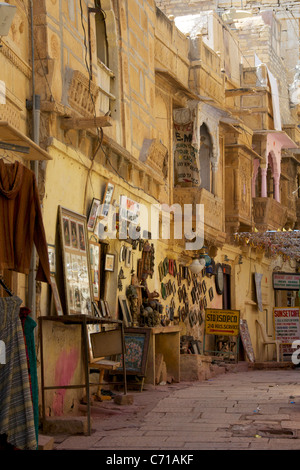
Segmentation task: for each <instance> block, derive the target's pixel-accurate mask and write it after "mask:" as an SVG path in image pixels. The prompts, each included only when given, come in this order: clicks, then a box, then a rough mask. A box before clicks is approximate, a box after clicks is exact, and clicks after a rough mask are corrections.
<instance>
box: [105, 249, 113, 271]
mask: <svg viewBox="0 0 300 470" xmlns="http://www.w3.org/2000/svg"><path fill="white" fill-rule="evenodd" d="M104 270H105V271H110V272H114V270H115V255H113V254H111V253H107V254H106V255H105V263H104Z"/></svg>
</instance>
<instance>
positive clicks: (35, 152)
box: [0, 121, 52, 160]
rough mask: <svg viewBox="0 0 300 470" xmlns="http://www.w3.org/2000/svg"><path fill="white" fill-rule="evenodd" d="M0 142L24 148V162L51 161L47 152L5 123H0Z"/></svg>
mask: <svg viewBox="0 0 300 470" xmlns="http://www.w3.org/2000/svg"><path fill="white" fill-rule="evenodd" d="M0 142H2V143H5V144H9V145H12V146H14V145H16V146H19V147H24V153H22V158H24V159H26V160H52V157H51V156H50V155H49V153H48V152H46V151H45V150H43V149H42V148H41V147H40V146H39V145H37V144H36V143H35V142H33V140H31V139H30V138H29V137H27V136H26V135H25V134H23V133H22V132H20V131H18V130H17V129H15V128H14V127H13V126H12V125H11V124H9V123H8V122H6V121H0ZM2 148H3V147H2ZM16 148H17V147H16ZM12 150H13V148H12Z"/></svg>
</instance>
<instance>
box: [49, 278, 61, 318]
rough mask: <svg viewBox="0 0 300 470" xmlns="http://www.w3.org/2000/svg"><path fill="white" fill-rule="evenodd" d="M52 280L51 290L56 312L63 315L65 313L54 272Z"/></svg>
mask: <svg viewBox="0 0 300 470" xmlns="http://www.w3.org/2000/svg"><path fill="white" fill-rule="evenodd" d="M50 282H51V292H52V298H53V302H54V306H55V310H56V314H57V315H58V316H62V315H63V314H64V312H63V309H62V306H61V301H60V296H59V292H58V288H57V284H56V278H55V276H54V275H53V274H51V275H50Z"/></svg>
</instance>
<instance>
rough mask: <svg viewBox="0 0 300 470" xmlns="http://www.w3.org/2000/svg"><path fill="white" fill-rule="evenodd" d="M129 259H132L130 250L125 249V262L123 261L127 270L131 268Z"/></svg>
mask: <svg viewBox="0 0 300 470" xmlns="http://www.w3.org/2000/svg"><path fill="white" fill-rule="evenodd" d="M131 259H132V249H131V248H127V252H126V261H125V266H126V267H127V268H129V267H130V266H131Z"/></svg>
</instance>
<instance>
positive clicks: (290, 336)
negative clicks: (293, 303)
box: [273, 307, 300, 344]
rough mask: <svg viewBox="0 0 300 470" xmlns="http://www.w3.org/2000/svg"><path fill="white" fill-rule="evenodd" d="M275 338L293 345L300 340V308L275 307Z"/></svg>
mask: <svg viewBox="0 0 300 470" xmlns="http://www.w3.org/2000/svg"><path fill="white" fill-rule="evenodd" d="M273 313H274V328H275V338H276V339H280V340H281V341H282V342H283V343H288V344H291V343H292V342H293V341H295V340H297V339H300V323H299V307H275V308H274V310H273Z"/></svg>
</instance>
